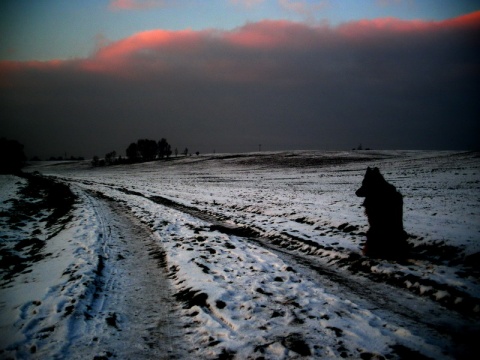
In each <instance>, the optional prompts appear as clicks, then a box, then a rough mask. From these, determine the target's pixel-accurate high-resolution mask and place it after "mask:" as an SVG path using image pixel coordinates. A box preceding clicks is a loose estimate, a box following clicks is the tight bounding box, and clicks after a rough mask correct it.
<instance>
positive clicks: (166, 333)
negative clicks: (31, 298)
mask: <svg viewBox="0 0 480 360" xmlns="http://www.w3.org/2000/svg"><path fill="white" fill-rule="evenodd" d="M88 198H89V201H90V202H91V205H92V206H94V207H95V212H96V214H97V217H98V220H99V221H100V222H101V224H102V228H103V236H102V242H103V254H101V255H99V257H100V259H99V263H98V264H99V265H98V269H97V277H96V280H95V283H94V284H93V287H94V292H95V293H94V295H93V301H92V303H90V304H88V305H87V306H86V309H85V310H86V311H85V313H84V321H83V324H82V325H78V324H77V325H76V327H74V329H73V334H72V336H71V337H72V338H74V339H75V341H72V343H71V346H70V348H69V350H68V351H69V356H71V357H73V358H83V357H84V356H85V355H87V354H88V355H91V356H92V357H95V358H110V357H121V358H135V359H152V358H155V359H176V358H183V356H184V350H183V345H182V337H183V334H182V323H181V322H180V321H179V320H178V317H177V316H176V310H175V307H176V305H175V301H174V300H173V294H172V289H171V287H170V283H169V280H168V279H167V275H168V274H167V270H166V263H165V255H164V253H163V249H162V248H161V247H159V246H158V244H156V243H155V242H154V241H153V239H152V234H151V232H150V231H149V229H148V228H147V227H146V226H145V225H144V224H142V223H141V222H139V221H138V220H137V219H136V218H135V217H133V216H131V215H129V212H128V211H127V210H126V209H125V208H123V207H122V206H121V205H120V204H118V203H116V202H115V201H111V200H109V199H108V198H106V197H102V198H100V197H98V194H95V195H93V196H92V194H90V195H89V197H88Z"/></svg>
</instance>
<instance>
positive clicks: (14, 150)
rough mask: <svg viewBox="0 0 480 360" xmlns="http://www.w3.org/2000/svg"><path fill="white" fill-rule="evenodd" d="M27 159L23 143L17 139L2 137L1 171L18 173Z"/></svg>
mask: <svg viewBox="0 0 480 360" xmlns="http://www.w3.org/2000/svg"><path fill="white" fill-rule="evenodd" d="M25 160H27V158H26V156H25V153H24V152H23V145H22V144H20V143H19V142H18V141H16V140H7V139H5V138H1V139H0V173H1V174H12V173H17V172H19V171H20V169H21V168H22V167H23V165H24V164H25Z"/></svg>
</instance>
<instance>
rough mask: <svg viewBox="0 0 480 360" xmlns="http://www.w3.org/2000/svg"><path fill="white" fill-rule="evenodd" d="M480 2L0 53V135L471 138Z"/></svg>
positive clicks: (333, 142)
mask: <svg viewBox="0 0 480 360" xmlns="http://www.w3.org/2000/svg"><path fill="white" fill-rule="evenodd" d="M479 35H480V13H473V14H470V15H467V16H464V17H460V18H456V19H452V20H448V21H443V22H422V21H400V20H396V19H379V20H372V21H360V22H352V23H348V24H344V25H342V26H339V27H335V28H331V27H328V26H319V27H313V26H308V25H304V24H299V23H292V22H286V21H263V22H259V23H252V24H247V25H246V26H244V27H242V28H239V29H236V30H234V31H227V32H225V31H216V30H208V31H176V32H171V31H161V30H157V31H149V32H143V33H139V34H136V35H134V36H132V37H130V38H127V39H124V40H121V41H118V42H116V43H113V44H110V45H108V46H106V47H104V48H102V49H100V50H99V51H98V52H97V53H96V54H95V55H94V56H92V57H91V58H88V59H80V60H70V61H52V62H42V63H40V62H37V63H35V62H22V63H12V62H3V63H1V64H0V76H1V77H0V91H1V93H0V94H1V95H0V101H1V112H2V115H1V117H2V120H1V128H0V133H1V135H2V136H6V137H9V138H15V139H18V140H19V141H21V142H23V143H24V144H25V145H26V146H27V151H28V152H29V155H34V154H39V155H41V156H47V155H53V154H58V155H60V154H62V153H63V152H64V151H67V153H68V154H69V155H81V154H83V155H84V156H91V155H93V154H99V155H103V154H104V153H106V152H108V151H111V150H116V151H117V152H119V153H123V152H124V149H125V148H126V146H127V145H128V144H129V142H131V141H135V140H137V139H138V138H143V137H147V138H152V139H160V138H161V137H166V138H167V139H168V140H169V142H170V143H171V144H172V145H173V147H178V148H179V150H182V149H183V148H184V147H188V148H189V149H190V150H192V151H196V150H200V151H202V152H206V151H208V152H209V151H212V150H213V149H216V150H217V152H219V151H253V150H256V149H257V148H258V144H260V143H261V144H263V149H305V148H310V149H325V148H327V149H345V148H346V149H349V148H351V147H353V146H356V145H358V144H359V143H362V144H364V146H369V147H374V148H410V149H429V148H435V149H465V148H469V147H478V146H479V145H480V144H479V139H478V134H479V133H480V125H479V121H478V118H479V113H480V112H479V110H480V109H479V107H480V106H479V104H478V98H479V95H480V92H479V85H478V84H479V80H480V76H479V75H480V72H479V60H480V59H479V53H478V46H477V39H478V38H479Z"/></svg>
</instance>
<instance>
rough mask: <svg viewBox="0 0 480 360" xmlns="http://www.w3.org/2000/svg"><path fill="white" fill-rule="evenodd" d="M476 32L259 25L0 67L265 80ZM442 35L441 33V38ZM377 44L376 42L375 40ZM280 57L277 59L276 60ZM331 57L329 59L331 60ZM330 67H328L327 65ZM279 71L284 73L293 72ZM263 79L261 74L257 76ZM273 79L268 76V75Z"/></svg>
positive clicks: (463, 25)
mask: <svg viewBox="0 0 480 360" xmlns="http://www.w3.org/2000/svg"><path fill="white" fill-rule="evenodd" d="M479 27H480V12H475V13H472V14H468V15H464V16H460V17H457V18H454V19H449V20H445V21H423V20H413V21H406V20H400V19H396V18H381V19H374V20H360V21H355V22H350V23H346V24H343V25H340V26H338V27H329V26H310V25H306V24H303V23H296V22H290V21H268V20H265V21H260V22H257V23H249V24H246V25H245V26H243V27H240V28H237V29H234V30H231V31H220V30H212V29H210V30H203V31H193V30H182V31H166V30H151V31H145V32H141V33H137V34H135V35H132V36H130V37H128V38H125V39H122V40H120V41H116V42H113V43H110V44H107V45H105V46H103V47H100V48H99V50H98V51H97V52H96V53H95V54H94V55H93V56H92V57H90V58H87V59H83V60H82V59H80V60H76V61H75V62H72V61H70V62H69V61H65V62H62V61H51V62H36V63H32V62H30V63H18V64H15V63H2V64H1V72H2V73H8V72H10V71H13V69H14V68H15V71H19V69H32V70H35V69H37V70H40V69H45V68H49V69H54V68H55V67H57V68H58V67H61V66H62V65H65V66H66V65H67V64H69V66H71V67H74V68H78V69H79V70H81V71H87V72H96V73H105V74H110V75H112V74H113V75H115V74H116V75H118V76H121V77H131V76H148V74H149V73H152V72H153V73H157V74H158V73H168V72H169V71H179V70H180V69H181V71H182V72H183V73H184V74H187V73H188V74H190V75H195V76H201V77H205V76H211V77H214V78H216V79H220V78H221V79H228V78H231V79H236V80H238V79H240V78H242V77H241V76H240V77H239V76H238V74H249V75H248V76H244V77H243V79H247V78H248V79H255V76H258V79H261V78H262V79H263V78H265V76H267V75H265V74H272V73H275V72H278V71H280V70H279V69H280V68H281V67H282V66H284V64H282V59H283V58H282V56H283V57H285V59H287V58H288V57H289V56H292V55H294V56H296V55H295V54H298V53H310V54H312V56H313V58H314V57H315V56H320V55H318V54H321V56H323V57H326V55H325V54H328V51H331V52H332V54H335V53H336V52H341V51H347V50H348V48H349V47H354V48H356V49H357V51H361V49H360V48H361V46H362V44H365V43H375V41H377V42H378V41H379V40H378V39H383V40H382V42H381V43H379V44H381V45H380V46H383V45H382V44H385V40H387V43H388V41H389V39H398V38H399V37H400V38H401V37H403V36H409V37H408V38H409V39H410V40H409V41H416V39H417V38H418V37H421V36H424V35H428V34H437V33H439V32H440V31H441V32H443V33H444V32H445V31H447V32H449V31H450V32H451V31H456V30H464V29H465V30H468V29H470V30H471V29H474V30H475V29H476V30H477V31H478V29H479ZM443 33H442V34H443ZM376 39H377V40H376ZM280 55H281V56H280ZM332 56H333V55H332ZM328 66H330V65H328ZM285 70H286V71H280V72H281V73H283V74H287V73H289V72H291V71H292V70H291V69H290V68H286V69H285ZM262 74H263V75H262ZM272 77H273V75H272Z"/></svg>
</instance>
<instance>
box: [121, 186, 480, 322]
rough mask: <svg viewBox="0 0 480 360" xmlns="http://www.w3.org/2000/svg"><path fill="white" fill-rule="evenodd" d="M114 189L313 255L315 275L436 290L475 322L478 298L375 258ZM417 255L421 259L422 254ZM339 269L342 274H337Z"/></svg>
mask: <svg viewBox="0 0 480 360" xmlns="http://www.w3.org/2000/svg"><path fill="white" fill-rule="evenodd" d="M115 189H116V190H118V191H121V192H123V193H126V194H129V195H135V196H140V197H143V198H145V199H148V200H150V201H153V202H155V203H157V204H160V205H163V206H167V207H169V208H172V209H175V210H178V211H181V212H184V213H187V214H189V215H191V216H194V217H196V218H198V219H201V220H204V221H207V222H209V223H211V224H212V226H211V230H212V231H214V230H217V231H219V232H222V233H224V234H227V235H234V236H239V237H244V238H249V239H250V240H252V241H256V242H258V243H259V244H261V246H264V247H268V248H269V249H271V250H278V251H280V252H285V253H290V254H296V256H300V258H304V257H305V256H307V257H308V255H314V256H315V257H310V258H315V259H316V265H315V266H316V267H317V271H318V272H322V271H325V272H327V273H329V274H335V273H339V274H340V273H341V274H343V275H342V277H344V278H347V280H346V281H347V282H348V279H350V277H351V276H352V275H355V274H359V275H362V277H366V278H368V279H370V282H372V283H374V282H377V283H387V284H389V285H390V286H392V287H395V288H399V289H401V290H403V291H404V292H410V293H412V294H413V295H417V296H423V297H428V298H429V299H430V300H432V301H433V302H437V301H436V298H435V295H434V293H433V292H432V293H428V294H420V293H419V289H420V287H421V286H433V287H434V288H436V289H439V290H442V291H446V292H448V293H450V294H451V295H452V296H450V297H447V298H443V299H441V302H438V303H439V304H440V305H441V306H443V307H445V308H447V309H449V310H453V311H455V312H458V313H460V314H462V315H465V316H467V317H472V318H475V319H477V320H478V318H479V314H478V312H476V311H475V309H476V308H478V307H480V299H477V298H473V297H471V296H470V295H469V294H467V293H466V292H462V291H460V290H458V289H457V288H453V287H450V286H448V285H445V284H438V283H434V282H432V281H431V280H426V279H422V278H420V277H418V276H415V275H412V274H400V273H397V274H396V275H395V276H389V275H385V274H381V273H373V272H372V271H371V267H372V266H375V265H378V264H379V263H380V262H379V261H377V260H375V259H370V258H364V257H362V256H360V255H358V254H354V253H342V252H339V251H335V250H333V249H331V248H328V247H325V246H322V245H320V244H318V243H316V242H314V241H311V240H306V239H302V238H299V237H296V236H294V235H292V234H288V233H285V232H283V233H282V234H281V235H280V236H276V237H275V238H273V239H267V238H265V237H263V236H262V234H261V231H260V230H258V229H255V228H252V227H248V226H236V225H233V224H231V223H227V222H226V221H225V220H226V219H225V218H221V217H219V216H217V215H215V214H212V213H207V212H205V211H202V210H199V209H198V208H196V207H193V206H187V205H183V204H180V203H178V202H175V201H173V200H170V199H167V198H165V197H162V196H150V197H149V196H145V195H143V194H142V193H139V192H136V191H131V190H128V189H125V188H115ZM335 253H336V254H335ZM332 254H333V255H332ZM412 255H413V256H416V257H418V256H417V255H419V254H414V253H412ZM421 256H423V257H425V256H424V255H421ZM425 260H427V261H433V262H435V261H436V260H435V258H430V259H425ZM339 270H342V271H341V272H339ZM472 271H473V270H472ZM332 276H333V275H332ZM339 281H340V280H339ZM409 283H411V284H415V283H417V284H418V285H419V286H416V287H411V286H410V287H408V286H407V285H406V284H409ZM459 298H461V299H462V301H461V302H458V301H457V299H459Z"/></svg>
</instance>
